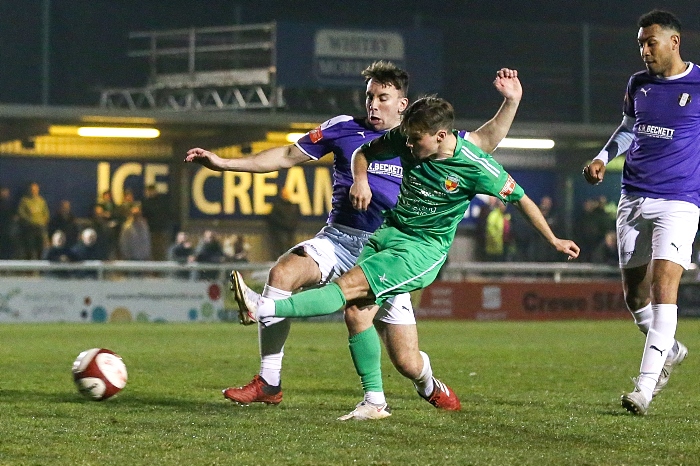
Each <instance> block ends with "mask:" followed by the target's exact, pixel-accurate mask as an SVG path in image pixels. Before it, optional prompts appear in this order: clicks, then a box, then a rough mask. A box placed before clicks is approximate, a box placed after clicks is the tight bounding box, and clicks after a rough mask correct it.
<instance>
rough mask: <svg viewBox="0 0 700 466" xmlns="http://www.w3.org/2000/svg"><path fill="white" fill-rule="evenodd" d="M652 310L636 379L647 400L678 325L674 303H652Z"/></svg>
mask: <svg viewBox="0 0 700 466" xmlns="http://www.w3.org/2000/svg"><path fill="white" fill-rule="evenodd" d="M652 312H653V314H654V319H653V320H652V322H651V327H650V328H649V332H648V333H647V339H646V343H645V345H644V354H643V355H642V364H641V366H640V368H639V379H638V380H637V385H638V386H639V389H640V390H641V391H642V394H644V396H645V397H646V399H647V400H651V397H652V392H653V391H654V387H656V382H657V381H658V380H659V374H661V369H663V367H664V363H665V362H666V358H667V357H668V354H669V352H670V351H671V350H672V349H673V346H674V344H675V341H676V340H675V339H674V336H675V334H676V327H677V325H678V306H676V305H675V304H653V305H652Z"/></svg>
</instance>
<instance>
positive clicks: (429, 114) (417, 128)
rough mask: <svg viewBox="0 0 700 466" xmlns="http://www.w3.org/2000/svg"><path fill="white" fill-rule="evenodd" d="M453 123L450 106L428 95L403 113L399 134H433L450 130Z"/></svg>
mask: <svg viewBox="0 0 700 466" xmlns="http://www.w3.org/2000/svg"><path fill="white" fill-rule="evenodd" d="M454 121H455V110H454V108H453V107H452V104H451V103H449V102H448V101H446V100H445V99H442V98H440V97H437V96H435V95H429V96H426V97H421V98H420V99H418V100H416V101H415V102H413V103H412V104H411V105H409V106H408V108H407V109H406V110H405V111H404V113H403V120H402V121H401V132H402V133H403V134H408V133H411V132H412V133H419V134H425V133H427V134H435V133H437V132H438V131H439V130H441V129H447V130H451V129H452V126H453V125H454Z"/></svg>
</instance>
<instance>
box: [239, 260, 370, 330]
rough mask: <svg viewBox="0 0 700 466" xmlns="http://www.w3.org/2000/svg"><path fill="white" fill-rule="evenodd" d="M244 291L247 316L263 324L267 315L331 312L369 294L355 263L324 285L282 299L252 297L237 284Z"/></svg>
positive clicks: (311, 314)
mask: <svg viewBox="0 0 700 466" xmlns="http://www.w3.org/2000/svg"><path fill="white" fill-rule="evenodd" d="M241 288H242V289H243V290H245V292H243V293H241V294H242V296H243V297H244V298H245V299H244V300H245V303H244V306H243V307H244V308H245V311H244V312H246V313H247V314H248V315H249V317H250V318H251V319H254V320H257V321H260V322H262V323H263V324H264V323H265V321H266V319H269V318H270V317H314V316H324V315H328V314H332V313H334V312H336V311H338V310H340V309H344V308H345V305H346V304H347V302H348V301H350V300H355V299H366V298H368V297H371V290H370V289H369V284H368V282H367V278H366V277H365V275H364V272H363V271H362V269H361V268H359V267H357V266H355V267H353V268H352V269H350V270H349V271H348V272H347V273H345V274H344V275H342V276H341V277H340V278H339V279H338V280H337V281H336V282H334V283H330V284H328V285H326V286H321V287H319V288H314V289H310V290H305V291H302V292H300V293H296V294H295V295H292V296H290V297H288V298H286V299H282V300H278V301H275V300H272V299H269V298H264V297H260V298H258V299H254V298H252V296H251V293H249V292H248V291H249V288H248V287H247V286H245V284H243V283H241Z"/></svg>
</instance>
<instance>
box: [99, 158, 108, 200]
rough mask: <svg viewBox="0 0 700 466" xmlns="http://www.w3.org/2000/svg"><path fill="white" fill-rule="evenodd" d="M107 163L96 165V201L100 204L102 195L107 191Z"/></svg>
mask: <svg viewBox="0 0 700 466" xmlns="http://www.w3.org/2000/svg"><path fill="white" fill-rule="evenodd" d="M110 172H111V170H110V169H109V162H100V163H98V164H97V200H98V202H102V193H103V192H105V191H109V174H110Z"/></svg>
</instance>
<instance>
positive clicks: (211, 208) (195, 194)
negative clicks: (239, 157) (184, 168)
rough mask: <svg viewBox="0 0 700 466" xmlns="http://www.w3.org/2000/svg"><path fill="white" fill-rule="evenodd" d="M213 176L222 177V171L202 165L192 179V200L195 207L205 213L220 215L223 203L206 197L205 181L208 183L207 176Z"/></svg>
mask: <svg viewBox="0 0 700 466" xmlns="http://www.w3.org/2000/svg"><path fill="white" fill-rule="evenodd" d="M227 173H229V172H227ZM212 176H215V177H217V178H221V172H215V171H212V170H209V169H208V168H204V167H202V168H200V169H199V171H197V173H195V175H194V179H193V180H192V202H194V205H195V207H197V209H199V210H200V211H201V212H202V213H203V214H207V215H218V214H220V213H221V203H220V202H211V201H209V200H208V199H207V198H206V197H204V183H206V181H207V178H209V177H212Z"/></svg>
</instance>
